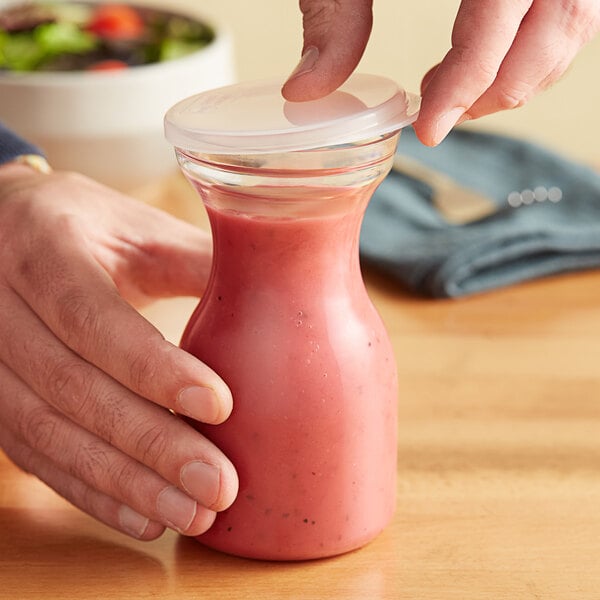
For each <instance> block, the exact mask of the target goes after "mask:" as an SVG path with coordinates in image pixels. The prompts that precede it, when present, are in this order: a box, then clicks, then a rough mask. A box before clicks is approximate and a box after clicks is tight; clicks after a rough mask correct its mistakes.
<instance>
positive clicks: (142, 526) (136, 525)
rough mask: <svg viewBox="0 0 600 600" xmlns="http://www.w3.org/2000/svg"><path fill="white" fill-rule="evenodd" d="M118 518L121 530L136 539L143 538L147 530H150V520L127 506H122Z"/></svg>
mask: <svg viewBox="0 0 600 600" xmlns="http://www.w3.org/2000/svg"><path fill="white" fill-rule="evenodd" d="M118 517H119V525H120V526H121V529H123V530H124V531H126V532H127V533H128V534H129V535H132V536H133V537H136V538H141V537H142V536H143V535H144V533H146V529H148V524H149V523H150V519H147V518H146V517H144V516H143V515H140V513H137V512H135V510H133V509H132V508H129V506H127V505H126V504H122V505H121V506H120V507H119V512H118Z"/></svg>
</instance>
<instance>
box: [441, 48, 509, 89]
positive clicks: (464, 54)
mask: <svg viewBox="0 0 600 600" xmlns="http://www.w3.org/2000/svg"><path fill="white" fill-rule="evenodd" d="M450 55H451V60H453V61H454V62H455V64H457V65H461V69H465V68H466V67H468V71H469V79H470V80H472V81H473V82H474V83H475V84H476V85H479V86H480V87H481V88H482V89H485V88H487V87H489V86H490V85H491V84H492V83H493V82H494V80H495V79H496V76H497V75H498V69H499V67H500V65H499V64H498V63H497V61H496V60H494V57H493V56H486V55H482V54H480V53H478V52H475V51H474V50H472V49H470V48H465V47H462V46H455V47H454V48H452V50H451V51H450Z"/></svg>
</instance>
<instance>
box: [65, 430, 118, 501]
mask: <svg viewBox="0 0 600 600" xmlns="http://www.w3.org/2000/svg"><path fill="white" fill-rule="evenodd" d="M76 448H77V450H76V452H75V455H74V459H73V462H72V464H71V465H70V466H69V474H71V475H73V476H74V477H77V478H78V479H82V480H83V481H85V482H86V483H87V484H88V485H90V486H92V487H93V488H96V489H99V490H102V489H104V488H105V487H106V478H107V474H108V473H110V471H111V469H114V468H115V467H114V466H111V460H110V457H109V455H108V452H107V448H106V445H105V444H103V443H102V442H100V441H98V442H96V441H91V442H87V443H85V444H81V445H79V446H76Z"/></svg>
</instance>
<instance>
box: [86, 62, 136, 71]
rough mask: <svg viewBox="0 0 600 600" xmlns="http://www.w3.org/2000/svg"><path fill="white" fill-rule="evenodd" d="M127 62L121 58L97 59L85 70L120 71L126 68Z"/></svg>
mask: <svg viewBox="0 0 600 600" xmlns="http://www.w3.org/2000/svg"><path fill="white" fill-rule="evenodd" d="M128 68H129V66H128V65H127V63H124V62H123V61H122V60H99V61H98V62H95V63H92V64H91V65H90V66H89V67H88V68H87V69H86V70H87V71H121V70H123V69H128Z"/></svg>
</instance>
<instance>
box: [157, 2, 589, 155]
mask: <svg viewBox="0 0 600 600" xmlns="http://www.w3.org/2000/svg"><path fill="white" fill-rule="evenodd" d="M156 1H158V2H159V4H162V5H163V6H165V5H167V4H169V5H170V6H173V7H186V8H190V9H192V10H194V11H196V12H198V11H201V12H202V13H204V14H206V15H207V16H211V17H213V18H214V19H217V20H218V21H220V22H222V23H224V24H225V25H227V27H228V28H229V29H230V30H231V31H232V32H233V34H234V39H235V44H236V57H237V69H238V75H239V78H240V79H250V78H258V77H266V76H270V75H278V74H285V73H287V72H289V71H290V70H291V69H292V68H293V67H294V66H295V64H296V62H297V60H298V57H299V52H300V47H301V18H300V13H299V9H298V2H297V0H252V1H250V0H202V2H199V1H198V0H171V1H170V2H168V3H167V2H166V0H162V2H160V0H156ZM458 5H459V1H458V0H424V1H423V2H414V1H412V2H408V1H406V0H374V7H375V23H374V29H373V35H372V37H371V41H370V43H369V46H368V48H367V51H366V53H365V56H364V57H363V60H362V62H361V64H360V66H359V68H360V69H361V70H363V71H368V72H373V73H378V74H381V75H387V76H389V77H392V78H394V79H396V80H397V81H398V82H400V83H401V84H402V85H404V87H406V88H407V89H411V90H414V91H418V89H419V82H420V80H421V76H422V75H423V74H424V73H425V72H426V71H427V70H428V69H429V67H431V66H432V65H433V64H435V63H436V62H439V60H440V59H441V58H442V57H443V55H444V54H445V53H446V51H447V50H448V48H449V44H450V33H451V28H452V23H453V20H454V15H455V14H456V10H457V8H458ZM599 65H600V37H598V38H596V39H595V40H594V41H593V42H592V43H591V44H589V45H588V46H587V47H586V48H584V50H583V51H582V52H581V53H580V54H579V56H578V58H577V59H576V61H575V63H574V64H573V65H572V67H571V69H570V70H569V72H568V73H567V74H566V75H565V77H564V78H563V79H562V80H561V81H560V82H559V83H557V84H556V85H555V86H554V87H553V88H552V89H550V90H548V91H546V92H545V93H543V94H542V95H541V96H539V97H538V98H536V99H535V100H533V101H532V102H530V104H529V105H527V106H526V107H523V108H520V109H518V110H515V111H510V112H505V113H502V114H499V115H494V116H490V117H486V118H485V119H483V120H480V121H479V122H477V123H475V124H469V125H468V126H469V127H478V128H485V129H486V130H493V131H499V132H504V133H509V134H514V135H519V136H523V137H527V138H529V139H533V140H537V141H539V142H542V143H544V144H546V145H549V146H551V147H552V148H554V149H557V150H559V151H561V152H563V153H566V154H568V155H570V156H572V157H575V158H579V159H582V160H586V161H589V162H593V163H595V164H600V147H599V146H598V144H597V143H596V139H597V134H598V130H599V124H600V117H598V107H599V106H600V83H599V82H598V71H599Z"/></svg>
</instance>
